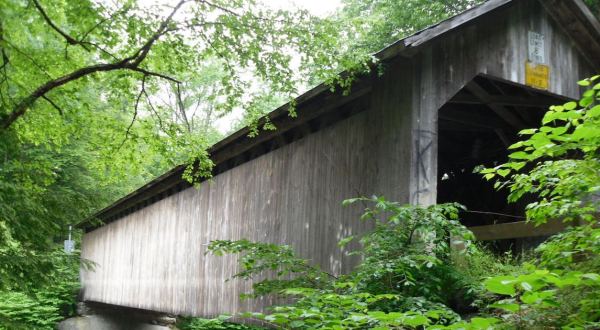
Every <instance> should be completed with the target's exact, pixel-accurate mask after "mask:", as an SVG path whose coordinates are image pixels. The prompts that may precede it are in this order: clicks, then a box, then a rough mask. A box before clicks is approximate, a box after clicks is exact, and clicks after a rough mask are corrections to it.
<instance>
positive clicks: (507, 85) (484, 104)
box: [438, 76, 567, 249]
mask: <svg viewBox="0 0 600 330" xmlns="http://www.w3.org/2000/svg"><path fill="white" fill-rule="evenodd" d="M566 101H567V99H565V98H562V97H558V96H556V95H552V94H550V93H547V92H544V91H540V90H535V89H532V88H529V87H526V86H522V85H517V84H514V83H512V82H506V81H501V80H498V79H495V78H491V77H487V76H477V77H475V79H473V80H472V81H471V82H470V83H469V84H467V85H466V86H465V87H464V88H463V89H462V90H461V91H460V92H459V93H458V94H456V95H455V96H454V97H453V98H452V99H451V100H450V101H449V102H448V103H446V104H445V105H444V106H443V107H442V108H441V109H440V111H439V139H438V141H439V149H438V202H439V203H443V202H459V203H461V204H463V205H465V206H467V208H468V209H469V211H467V212H464V213H463V214H462V215H461V219H462V221H463V223H464V224H465V225H466V226H469V227H471V226H482V225H492V224H498V223H508V222H516V221H523V220H524V218H523V216H524V209H525V205H526V204H527V201H521V202H519V203H508V202H507V200H506V197H507V195H508V192H507V191H506V190H504V191H502V192H501V193H497V192H494V187H493V184H494V182H493V181H486V180H485V179H483V177H482V176H481V175H480V174H477V173H474V169H475V168H476V167H478V166H481V165H483V166H486V167H492V166H495V165H498V164H501V163H502V162H504V161H506V160H507V156H508V151H507V148H508V146H510V145H511V144H513V143H515V142H517V141H518V140H519V136H518V134H517V133H518V132H519V131H520V130H522V129H525V128H531V127H538V126H539V124H540V121H541V118H542V117H543V115H544V113H545V111H546V110H547V109H548V107H549V106H550V105H554V104H562V103H564V102H566ZM513 243H515V242H514V241H513V242H505V244H503V245H505V246H504V248H502V249H505V248H507V247H508V246H506V245H513Z"/></svg>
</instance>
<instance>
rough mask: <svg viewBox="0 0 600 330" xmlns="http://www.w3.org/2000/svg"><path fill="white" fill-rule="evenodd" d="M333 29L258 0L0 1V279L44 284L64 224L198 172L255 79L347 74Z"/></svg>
mask: <svg viewBox="0 0 600 330" xmlns="http://www.w3.org/2000/svg"><path fill="white" fill-rule="evenodd" d="M23 22H27V24H23ZM336 31H337V30H336V29H335V28H334V25H333V24H332V23H331V22H328V21H323V20H319V19H317V18H314V17H312V16H310V15H309V14H308V13H307V12H303V11H299V12H293V13H292V12H287V11H274V10H270V9H265V8H264V7H263V6H261V5H260V3H258V2H256V1H238V0H179V1H177V2H172V3H171V5H166V4H165V5H160V4H157V5H150V6H144V5H142V4H140V3H139V2H137V1H126V0H123V1H120V0H118V1H110V2H108V1H94V0H81V1H44V0H7V1H3V3H2V6H0V55H1V56H0V58H1V60H0V150H1V151H2V156H3V157H2V159H1V160H0V164H1V165H0V168H1V170H0V258H2V259H3V260H11V262H10V263H8V262H7V263H2V264H1V265H0V272H1V273H2V276H1V280H0V287H2V285H4V287H11V288H12V289H15V284H18V283H20V282H23V283H24V284H27V283H30V284H31V283H36V282H37V280H38V279H39V280H42V279H43V278H44V276H43V275H44V274H46V273H48V271H47V270H48V267H51V264H49V263H48V262H45V261H47V260H48V259H47V258H46V259H45V257H44V256H45V255H46V254H47V253H48V251H49V250H50V249H51V248H52V247H53V246H54V242H55V241H60V236H61V233H63V232H64V228H65V226H66V225H67V224H73V223H75V222H78V221H80V220H81V219H84V218H85V217H86V216H88V215H89V214H90V213H91V212H92V210H95V209H98V208H99V207H102V206H104V205H106V204H107V203H109V202H111V201H113V200H115V199H117V198H118V197H120V196H122V195H123V194H124V193H126V192H128V191H131V190H132V189H133V188H134V187H136V186H139V185H140V184H141V183H142V182H144V181H147V180H148V179H149V178H152V177H154V176H157V175H158V174H161V172H163V171H164V170H166V169H167V168H169V167H172V166H174V165H179V164H181V163H190V164H193V165H195V166H194V167H193V169H194V170H195V173H189V175H188V178H189V179H191V180H193V179H197V178H198V177H199V176H206V175H210V169H211V162H210V160H209V158H208V155H207V153H206V149H207V148H208V146H209V145H210V144H211V143H213V142H215V140H216V139H217V137H216V134H215V132H214V131H213V130H212V129H211V128H209V127H208V125H209V124H210V123H211V122H212V121H213V120H214V118H215V117H217V116H219V115H221V114H222V113H226V112H227V111H231V110H232V109H236V108H244V109H245V108H249V111H253V110H252V109H255V108H256V107H246V106H245V105H246V104H247V103H248V102H252V100H251V99H249V98H248V97H246V91H247V90H252V88H253V81H254V80H256V79H259V80H260V81H261V82H262V83H263V84H265V85H266V86H267V87H268V88H269V89H270V90H271V91H273V92H276V93H280V94H282V95H284V96H285V98H288V99H289V98H291V97H292V96H294V95H295V94H296V88H297V87H296V86H297V85H298V82H299V81H300V80H301V78H300V77H302V72H306V67H307V66H309V65H312V66H313V67H314V66H317V67H320V68H321V69H319V70H317V75H318V76H319V77H320V79H323V80H328V81H330V82H331V83H332V84H333V83H335V82H340V83H343V82H344V81H347V80H349V79H351V78H350V77H349V78H345V79H346V80H342V79H341V78H340V79H338V78H336V77H337V73H338V71H339V70H342V69H344V68H346V67H342V66H340V65H339V64H338V59H335V58H333V57H331V56H329V50H332V49H337V48H338V45H337V43H338V42H339V39H338V38H335V37H332V36H334V35H335V32H336ZM293 52H297V53H298V54H301V56H300V57H299V58H300V59H301V61H300V65H299V66H298V67H297V68H296V66H295V65H292V64H291V62H292V55H290V54H291V53H293ZM344 63H346V64H348V63H349V62H347V61H346V62H344ZM163 101H164V102H163ZM196 108H198V109H199V112H198V111H197V112H196V114H195V115H194V109H196ZM290 110H291V111H292V112H291V113H292V114H293V109H290ZM261 111H262V110H261ZM24 270H26V271H25V272H23V271H24ZM34 275H39V276H38V277H35V276H34ZM19 278H23V281H20V280H19Z"/></svg>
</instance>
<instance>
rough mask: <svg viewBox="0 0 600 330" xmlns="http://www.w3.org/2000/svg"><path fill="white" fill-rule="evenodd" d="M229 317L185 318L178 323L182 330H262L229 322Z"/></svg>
mask: <svg viewBox="0 0 600 330" xmlns="http://www.w3.org/2000/svg"><path fill="white" fill-rule="evenodd" d="M227 319H229V317H228V316H223V317H219V318H216V319H202V318H184V319H182V320H180V321H178V322H177V328H178V329H181V330H261V329H264V328H262V327H258V326H252V325H244V324H238V323H232V322H227Z"/></svg>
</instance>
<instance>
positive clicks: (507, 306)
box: [489, 303, 520, 313]
mask: <svg viewBox="0 0 600 330" xmlns="http://www.w3.org/2000/svg"><path fill="white" fill-rule="evenodd" d="M489 307H492V308H498V309H503V310H505V311H507V312H511V313H516V312H518V311H519V309H520V306H519V304H503V303H495V304H491V305H489Z"/></svg>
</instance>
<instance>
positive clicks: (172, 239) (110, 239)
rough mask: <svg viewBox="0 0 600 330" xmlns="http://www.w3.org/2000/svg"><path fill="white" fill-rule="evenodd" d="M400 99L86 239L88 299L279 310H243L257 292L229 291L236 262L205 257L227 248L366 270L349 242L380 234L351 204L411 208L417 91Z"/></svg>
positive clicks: (389, 96) (394, 96)
mask: <svg viewBox="0 0 600 330" xmlns="http://www.w3.org/2000/svg"><path fill="white" fill-rule="evenodd" d="M400 87H401V85H400V84H399V83H398V82H396V83H395V82H393V81H390V82H387V83H386V85H385V86H382V87H381V88H379V89H378V91H377V92H375V93H373V94H372V95H366V97H367V98H369V100H368V101H367V102H366V103H367V104H369V103H373V104H374V105H375V108H374V109H370V110H368V111H363V112H361V113H358V114H356V115H354V116H352V117H350V118H348V119H346V120H344V121H342V122H340V123H338V124H336V125H334V126H331V127H329V128H326V129H324V130H322V131H319V132H316V133H314V134H311V135H309V136H307V137H305V138H303V139H301V140H298V141H296V142H293V143H292V144H289V145H287V146H285V147H282V148H280V149H277V150H275V151H273V152H271V153H268V154H265V155H263V156H261V157H259V158H257V159H254V160H252V161H250V162H247V163H245V164H242V165H240V166H238V167H235V168H233V169H231V170H229V171H227V172H225V173H222V174H220V175H217V176H216V177H214V178H213V180H212V182H210V183H208V182H207V183H204V184H202V185H201V187H200V188H199V189H195V188H189V189H187V190H184V191H182V192H180V193H177V194H175V195H172V196H170V197H167V198H165V199H164V200H161V201H159V202H157V203H154V204H152V205H150V206H148V207H146V208H143V209H141V210H139V211H137V212H135V213H132V214H130V215H128V216H125V217H124V218H122V219H119V220H117V221H115V222H112V223H110V224H108V225H106V226H104V227H101V228H99V229H96V230H94V231H92V232H90V233H88V234H86V235H85V236H84V238H83V243H82V253H83V257H84V258H87V259H90V260H92V261H94V262H96V263H98V265H97V267H96V269H95V270H94V271H83V272H82V281H83V286H84V299H86V300H91V301H98V302H104V303H109V304H116V305H121V306H129V307H136V308H142V309H151V310H158V311H165V312H172V313H178V314H179V313H181V314H188V315H202V316H208V315H218V314H219V313H225V312H236V311H241V310H256V309H259V308H260V307H261V306H262V305H263V304H265V303H267V302H257V301H246V302H242V301H240V300H239V299H238V296H239V294H240V293H243V292H247V291H248V290H249V289H250V284H249V283H243V282H242V281H230V282H225V280H226V279H228V278H230V277H231V276H232V275H233V274H234V273H235V272H236V269H237V265H236V258H234V257H213V256H209V255H207V256H205V255H204V253H205V252H206V245H207V244H208V243H209V242H210V241H211V240H215V239H241V238H246V239H250V240H255V241H264V242H273V243H285V244H290V245H292V246H293V247H294V248H295V249H296V250H297V251H299V253H300V255H302V256H304V257H307V258H310V259H311V260H312V261H313V262H314V263H315V264H318V265H321V266H322V267H325V268H326V269H327V270H329V271H331V272H334V273H338V274H339V273H341V272H348V271H349V270H350V269H351V268H352V266H353V265H354V264H355V261H356V260H355V259H353V258H350V257H347V256H345V255H344V252H343V251H341V250H340V248H339V247H338V245H337V242H338V241H339V239H341V238H344V237H346V236H348V235H352V234H357V233H361V232H364V231H365V230H367V228H369V224H368V223H364V222H361V221H359V220H358V218H359V216H360V209H359V208H358V207H342V206H341V202H342V200H344V199H347V198H351V197H356V196H359V195H370V194H373V193H375V192H378V193H384V192H385V193H386V196H391V197H390V198H395V199H397V200H401V201H402V200H403V201H405V202H408V191H407V189H408V177H409V163H407V162H406V161H405V160H406V159H407V158H409V157H410V146H409V142H406V141H410V112H409V110H410V108H408V107H406V106H404V107H403V105H406V104H409V100H410V89H407V88H400ZM390 101H391V102H390ZM390 103H393V104H394V105H393V106H389V105H386V106H384V104H390ZM383 110H385V111H383ZM388 114H389V115H388ZM403 141H404V142H403Z"/></svg>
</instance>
